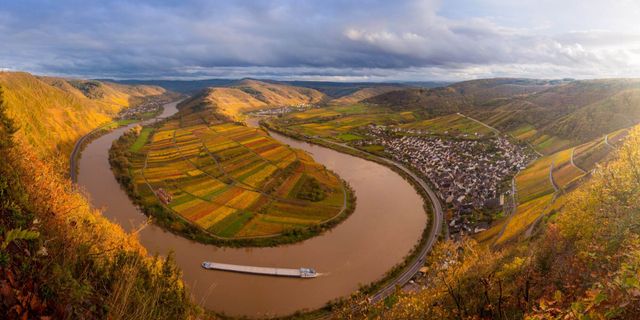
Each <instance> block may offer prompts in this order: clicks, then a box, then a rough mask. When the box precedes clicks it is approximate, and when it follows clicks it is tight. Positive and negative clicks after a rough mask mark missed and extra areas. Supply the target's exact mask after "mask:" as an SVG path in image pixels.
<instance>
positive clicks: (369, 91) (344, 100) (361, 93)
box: [331, 86, 402, 105]
mask: <svg viewBox="0 0 640 320" xmlns="http://www.w3.org/2000/svg"><path fill="white" fill-rule="evenodd" d="M400 89H402V87H400V86H376V87H368V88H363V89H359V90H358V91H355V92H353V93H350V94H348V95H346V96H342V97H340V98H337V99H333V100H331V103H332V104H342V105H348V104H355V103H358V102H360V101H362V100H365V99H368V98H371V97H374V96H378V95H381V94H384V93H387V92H391V91H394V90H400Z"/></svg>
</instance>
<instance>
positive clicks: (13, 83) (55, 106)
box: [0, 72, 165, 156]
mask: <svg viewBox="0 0 640 320" xmlns="http://www.w3.org/2000/svg"><path fill="white" fill-rule="evenodd" d="M0 87H2V89H3V92H4V93H3V97H4V101H5V104H6V105H7V113H8V114H9V116H10V117H11V118H12V119H15V121H16V123H17V125H18V128H19V130H18V132H17V133H16V135H17V136H18V137H20V138H23V139H25V141H26V142H27V143H29V144H30V145H31V146H33V147H34V148H35V150H36V151H37V152H38V154H40V155H52V154H57V153H61V154H64V155H65V156H66V155H68V154H69V153H70V151H71V149H72V148H73V144H74V143H75V141H76V140H77V139H78V138H79V137H80V136H82V135H84V134H85V133H87V132H89V131H91V130H92V129H94V128H96V127H98V126H99V125H100V124H102V123H105V122H107V121H110V120H111V117H112V116H113V115H115V114H116V113H117V112H118V111H119V110H120V109H122V108H124V107H128V106H130V105H132V104H135V103H136V101H140V99H142V98H143V97H146V96H150V95H159V94H163V93H164V92H165V91H164V89H161V88H157V87H148V86H142V87H131V86H124V85H119V84H112V83H102V82H97V81H82V80H64V79H59V78H47V77H35V76H33V75H30V74H28V73H21V72H0Z"/></svg>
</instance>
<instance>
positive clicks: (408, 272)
mask: <svg viewBox="0 0 640 320" xmlns="http://www.w3.org/2000/svg"><path fill="white" fill-rule="evenodd" d="M314 138H315V139H318V140H321V141H323V142H325V143H328V144H333V145H336V146H340V147H343V148H347V149H351V150H354V151H357V152H363V153H366V154H368V155H370V156H372V157H375V158H376V159H378V160H380V161H383V162H385V163H387V164H390V165H392V166H395V167H396V168H398V169H400V170H402V171H403V172H405V173H406V174H408V175H409V176H410V177H411V178H412V179H413V180H414V181H415V182H417V183H418V184H419V185H420V187H421V188H422V189H423V190H424V191H425V192H426V193H427V195H428V196H429V199H430V200H431V205H432V209H433V212H434V215H433V216H434V220H433V223H432V224H431V230H430V232H429V236H428V239H427V241H425V244H424V246H422V248H420V252H419V253H418V255H417V256H416V257H415V258H414V259H413V261H411V263H410V264H409V265H408V266H407V267H405V269H404V271H403V272H402V274H400V275H399V276H398V277H396V278H395V279H394V280H393V281H391V282H389V283H388V284H387V285H385V286H384V287H383V288H382V289H380V290H378V292H376V293H375V294H373V295H372V296H371V297H370V299H371V301H372V302H379V301H381V300H383V299H384V298H386V297H388V296H389V295H391V294H392V293H394V292H395V291H396V288H397V287H398V286H400V287H401V286H403V285H405V284H406V283H407V282H409V280H411V278H413V276H415V275H416V273H418V271H420V268H422V266H424V262H425V260H426V257H427V254H428V253H429V251H431V248H433V245H434V244H435V242H436V240H437V239H438V235H439V234H440V233H441V231H442V224H443V221H444V212H443V210H442V204H441V203H440V199H438V196H436V194H435V192H433V190H432V189H431V187H430V186H429V184H427V182H426V181H424V180H423V179H422V178H420V177H419V176H418V175H416V174H415V173H413V171H411V170H409V169H408V168H407V167H405V166H404V165H402V164H401V163H398V162H396V161H393V160H391V159H387V158H383V157H380V156H377V155H374V154H371V153H368V152H365V151H362V150H360V149H357V148H354V147H351V146H349V145H346V144H342V143H336V142H333V141H329V140H326V139H322V138H319V137H314Z"/></svg>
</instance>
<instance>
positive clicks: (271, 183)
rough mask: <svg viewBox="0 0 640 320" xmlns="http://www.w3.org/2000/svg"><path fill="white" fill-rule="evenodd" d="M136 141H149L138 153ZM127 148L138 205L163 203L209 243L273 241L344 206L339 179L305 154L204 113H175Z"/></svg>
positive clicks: (328, 217)
mask: <svg viewBox="0 0 640 320" xmlns="http://www.w3.org/2000/svg"><path fill="white" fill-rule="evenodd" d="M144 132H145V131H143V133H144ZM141 140H142V141H143V143H144V142H147V140H148V142H147V143H146V144H144V146H142V147H139V144H140V141H141ZM132 146H133V148H130V149H129V150H130V151H132V152H130V157H129V159H128V160H129V163H130V169H129V171H130V173H131V178H132V182H133V184H134V185H135V187H134V190H138V194H139V196H140V197H142V201H141V202H142V203H146V204H153V203H156V204H157V203H158V202H161V203H162V204H163V205H164V206H165V207H166V208H169V209H170V210H171V211H173V212H174V213H176V214H178V215H179V216H180V217H182V218H183V219H184V220H187V221H188V222H190V223H192V224H194V225H196V226H197V227H198V228H199V229H201V230H204V231H205V232H207V233H208V234H211V235H213V236H215V237H219V238H227V239H240V238H255V237H268V236H274V235H278V234H282V233H285V232H288V231H294V230H300V229H304V228H306V227H311V226H316V225H319V224H322V223H323V222H325V221H328V220H332V218H334V217H336V216H338V215H339V214H341V213H343V212H344V211H345V208H346V203H345V202H346V200H347V190H346V189H345V188H344V186H343V184H342V181H341V180H340V179H339V178H338V177H337V176H336V175H335V174H333V173H332V172H330V171H328V170H326V169H325V168H324V167H323V166H322V165H320V164H318V163H316V162H314V160H313V159H312V158H311V157H310V156H309V155H308V154H306V153H304V152H303V151H300V150H295V149H292V148H290V147H288V146H286V145H283V144H281V143H279V142H278V141H276V140H274V139H273V138H271V137H270V136H269V135H268V134H267V133H266V132H265V131H263V130H260V129H254V128H248V127H246V126H243V125H240V124H236V123H232V122H228V121H226V120H223V119H217V118H216V117H215V116H212V115H211V113H210V111H208V110H206V111H200V112H195V113H188V112H180V113H179V114H178V117H176V118H174V119H171V120H168V121H166V122H165V123H163V124H162V125H161V126H159V127H158V128H157V129H156V130H154V132H153V133H151V135H150V136H146V135H145V136H143V135H140V136H138V138H137V140H136V141H135V143H134V144H133V145H132ZM151 190H152V192H151ZM159 194H162V195H163V196H162V197H160V196H159Z"/></svg>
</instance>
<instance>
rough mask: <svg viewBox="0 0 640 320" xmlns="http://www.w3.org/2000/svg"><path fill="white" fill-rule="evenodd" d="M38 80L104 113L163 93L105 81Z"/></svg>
mask: <svg viewBox="0 0 640 320" xmlns="http://www.w3.org/2000/svg"><path fill="white" fill-rule="evenodd" d="M39 79H40V80H42V81H44V82H46V83H48V84H50V85H52V86H54V87H56V88H59V89H61V90H63V91H65V92H68V93H71V94H74V95H75V96H77V97H80V98H88V99H90V100H92V101H94V102H96V103H97V105H98V106H99V107H101V110H102V111H103V112H106V113H115V112H118V111H119V110H120V109H121V108H122V107H128V106H131V105H132V104H135V103H136V102H137V101H139V99H142V98H144V97H147V96H154V95H160V94H163V93H165V90H164V89H162V88H160V87H156V86H148V85H135V86H130V85H123V84H118V83H113V82H106V81H96V80H78V79H63V78H54V77H39Z"/></svg>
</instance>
